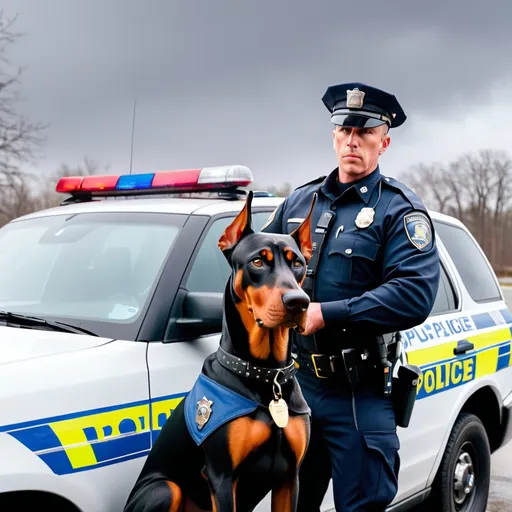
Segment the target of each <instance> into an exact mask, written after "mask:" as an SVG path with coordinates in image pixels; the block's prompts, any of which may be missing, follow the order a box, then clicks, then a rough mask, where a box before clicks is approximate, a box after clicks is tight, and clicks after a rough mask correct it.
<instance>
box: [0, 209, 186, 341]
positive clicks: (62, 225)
mask: <svg viewBox="0 0 512 512" xmlns="http://www.w3.org/2000/svg"><path fill="white" fill-rule="evenodd" d="M183 218H184V217H183ZM183 218H182V217H180V216H172V215H168V214H150V213H148V214H145V213H137V214H133V213H117V212H116V213H83V214H78V215H73V216H69V215H58V216H49V217H43V218H35V219H29V220H24V221H20V222H14V223H11V224H8V225H6V226H4V227H3V228H2V229H1V230H0V268H2V269H3V271H2V272H0V309H1V310H7V311H12V312H17V313H23V314H29V315H34V316H42V317H49V316H54V317H59V318H65V319H69V323H71V324H73V323H78V324H80V323H81V322H82V321H84V320H85V321H98V322H102V323H104V322H107V323H126V324H130V323H132V322H134V321H136V320H137V319H138V318H139V316H140V313H141V311H142V309H143V308H144V306H145V304H146V301H147V299H148V296H149V293H150V291H151V289H152V288H153V286H154V285H155V283H156V280H157V277H158V275H159V272H160V269H161V268H162V266H163V263H164V261H165V259H166V257H167V254H168V253H169V251H170V249H171V247H172V245H173V243H174V241H175V239H176V237H177V235H178V233H179V231H180V228H181V225H182V224H183V222H184V221H183ZM95 332H100V331H95Z"/></svg>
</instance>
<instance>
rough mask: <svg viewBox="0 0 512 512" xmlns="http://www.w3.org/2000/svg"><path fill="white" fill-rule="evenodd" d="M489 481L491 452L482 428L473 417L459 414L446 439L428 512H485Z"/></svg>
mask: <svg viewBox="0 0 512 512" xmlns="http://www.w3.org/2000/svg"><path fill="white" fill-rule="evenodd" d="M490 480H491V449H490V445H489V439H488V437H487V432H486V430H485V427H484V426H483V424H482V422H481V421H480V419H479V418H478V417H477V416H475V415H474V414H470V413H462V414H461V415H460V416H459V418H458V419H457V421H456V422H455V425H454V426H453V429H452V432H451V434H450V438H449V439H448V443H447V445H446V450H445V452H444V455H443V459H442V461H441V465H440V466H439V470H438V472H437V475H436V478H435V480H434V484H433V486H432V493H431V495H430V498H429V500H428V509H429V510H436V511H439V512H485V509H486V508H487V501H488V498H489V486H490Z"/></svg>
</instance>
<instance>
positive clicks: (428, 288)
mask: <svg viewBox="0 0 512 512" xmlns="http://www.w3.org/2000/svg"><path fill="white" fill-rule="evenodd" d="M413 214H415V215H416V214H417V215H419V216H420V221H421V217H422V218H423V219H424V220H425V221H426V222H427V223H428V225H429V226H430V233H431V235H430V241H429V242H428V244H427V245H425V247H422V248H418V246H417V245H415V244H414V243H413V241H411V238H409V235H408V232H407V228H406V226H405V221H406V220H412V222H414V217H411V215H413ZM416 218H418V217H416ZM386 224H387V230H386V232H387V238H386V241H385V242H384V243H383V247H382V249H383V254H382V261H383V270H382V272H383V273H382V283H383V284H381V285H380V286H378V287H377V288H375V289H373V290H371V291H368V292H365V293H363V294H362V295H361V296H359V297H354V298H351V299H345V300H339V301H333V302H324V303H322V304H321V310H322V315H323V318H324V322H325V325H326V326H333V325H339V326H340V327H343V328H347V330H350V331H364V332H365V333H374V334H383V333H389V332H395V331H399V330H405V329H408V328H411V327H413V326H415V325H418V324H420V323H422V322H423V321H424V320H425V319H426V318H427V317H428V315H429V314H430V311H431V309H432V307H433V304H434V301H435V297H436V294H437V288H438V285H439V277H440V266H439V257H438V251H437V246H436V241H435V234H434V230H433V226H432V224H431V221H430V219H429V217H428V216H427V215H425V214H424V213H423V212H419V211H415V210H413V209H412V207H411V205H410V204H409V203H408V202H407V201H404V200H403V198H402V197H401V196H400V194H397V195H396V196H395V197H394V198H393V200H392V201H391V203H390V205H389V207H388V208H387V212H386ZM410 226H411V228H412V229H410V231H411V232H412V233H414V224H410ZM419 228H421V222H420V223H419ZM420 234H421V230H420ZM420 245H421V244H420Z"/></svg>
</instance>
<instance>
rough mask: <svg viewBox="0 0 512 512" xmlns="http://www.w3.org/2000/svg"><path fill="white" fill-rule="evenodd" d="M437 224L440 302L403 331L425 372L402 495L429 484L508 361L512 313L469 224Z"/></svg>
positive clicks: (408, 436)
mask: <svg viewBox="0 0 512 512" xmlns="http://www.w3.org/2000/svg"><path fill="white" fill-rule="evenodd" d="M435 224H436V233H437V236H438V240H439V241H440V242H439V250H440V255H441V280H440V285H439V290H438V294H437V298H436V301H435V305H434V308H433V310H432V312H431V314H430V316H429V318H428V319H427V320H426V321H425V322H424V323H423V324H422V325H419V326H416V327H414V328H413V329H409V330H408V331H405V332H404V333H403V340H404V345H405V350H406V355H407V361H408V362H409V363H410V364H416V365H418V366H420V368H421V369H422V371H423V375H422V377H421V379H420V381H419V386H418V394H417V400H416V405H415V409H414V413H413V416H412V418H411V422H410V425H409V427H408V428H407V429H400V430H399V435H400V441H401V450H400V454H401V458H402V467H401V472H400V482H399V487H400V488H399V494H398V496H397V501H399V500H400V499H402V498H405V497H407V496H409V495H411V494H413V493H415V492H417V491H421V490H422V489H424V488H425V486H426V485H428V484H429V482H430V480H431V479H432V477H433V475H434V474H435V469H436V467H437V465H438V463H439V460H440V458H441V457H442V455H443V452H444V446H445V444H446V440H447V437H448V436H449V433H450V431H451V428H452V426H453V424H454V422H455V419H456V417H457V415H458V411H460V409H461V407H462V405H463V404H464V403H465V401H466V400H467V399H468V397H469V396H470V395H471V394H472V393H473V392H474V391H475V390H476V389H477V388H478V387H481V386H483V385H485V384H486V379H487V378H489V377H491V378H492V379H495V376H496V374H497V372H500V373H501V370H503V369H505V368H507V367H508V366H509V360H510V329H509V328H508V327H507V324H509V323H510V321H511V319H512V316H511V315H510V313H509V311H508V309H507V308H506V305H505V303H504V302H503V300H502V296H501V292H500V289H499V286H498V284H497V282H496V279H495V276H494V274H493V273H492V271H491V269H490V266H489V263H488V261H487V260H486V258H485V255H484V254H483V252H482V251H481V249H480V247H479V246H478V245H477V243H476V242H475V240H474V239H473V237H472V236H471V235H470V234H469V232H468V231H467V230H466V229H464V228H463V227H461V226H458V225H455V224H451V223H445V222H436V223H435ZM456 349H457V350H456ZM507 371H508V370H507ZM508 380H509V381H510V378H509V379H508ZM418 446H421V450H418Z"/></svg>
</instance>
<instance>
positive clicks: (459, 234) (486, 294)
mask: <svg viewBox="0 0 512 512" xmlns="http://www.w3.org/2000/svg"><path fill="white" fill-rule="evenodd" d="M434 225H435V230H436V233H437V235H438V236H439V237H440V239H441V241H442V242H443V244H444V246H445V247H446V250H447V251H448V253H449V255H450V257H451V258H452V260H453V262H454V263H455V266H456V267H457V270H458V272H459V274H460V277H461V279H462V281H463V283H464V285H465V287H466V289H467V290H468V292H469V294H470V295H471V298H472V299H473V300H474V301H475V302H485V301H490V300H500V299H501V293H500V290H499V287H498V285H497V284H496V281H495V279H494V274H493V272H492V271H491V269H490V268H489V265H488V263H487V262H486V260H485V258H484V257H483V256H482V253H481V252H480V249H479V247H478V246H477V245H476V244H475V242H474V241H473V240H472V238H471V237H470V236H469V235H468V233H467V232H466V231H464V230H463V229H461V228H460V227H458V226H453V225H449V224H445V223H444V222H439V221H435V222H434Z"/></svg>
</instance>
